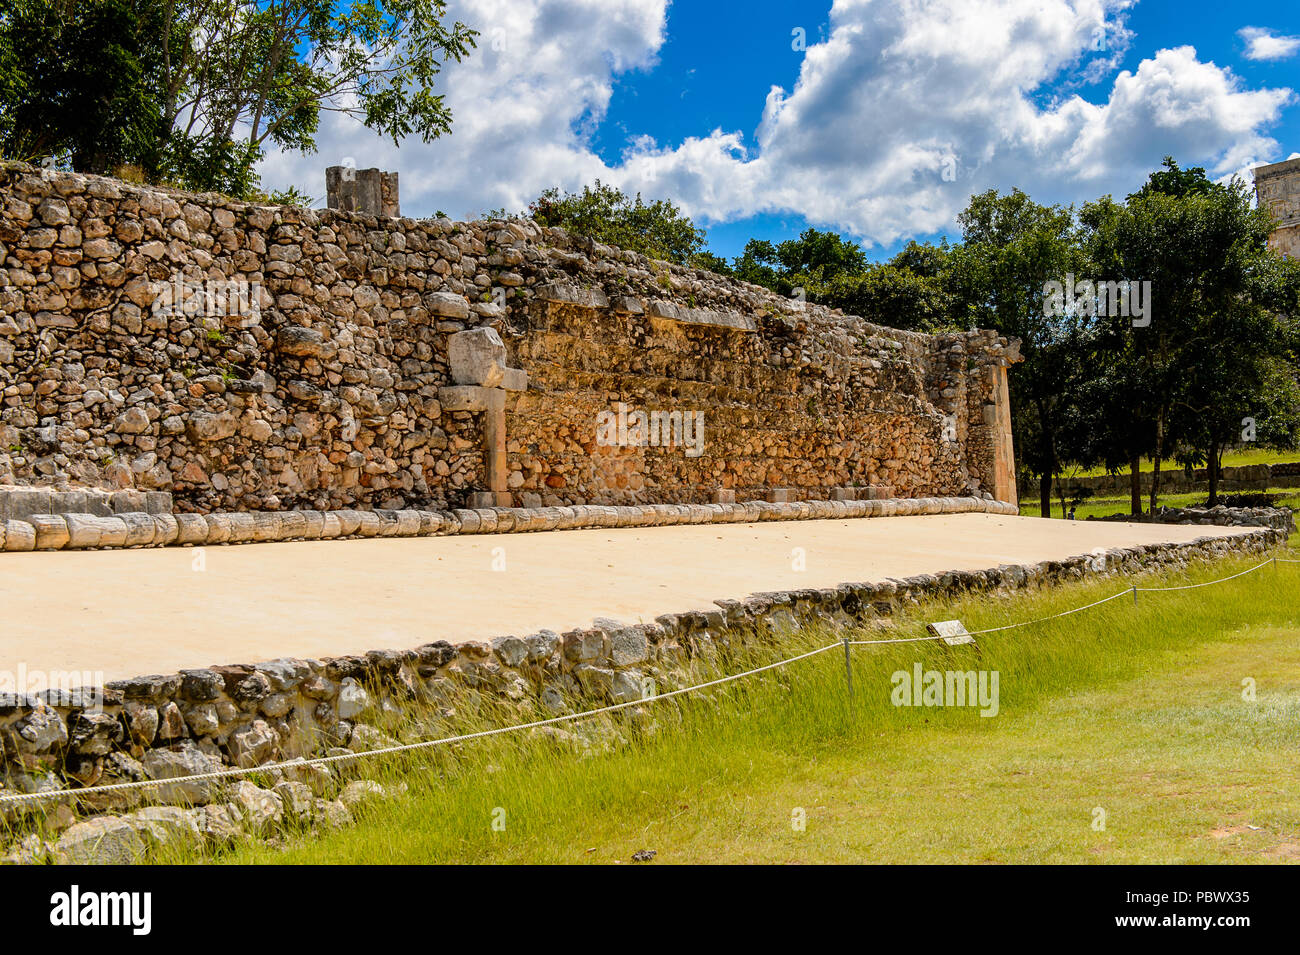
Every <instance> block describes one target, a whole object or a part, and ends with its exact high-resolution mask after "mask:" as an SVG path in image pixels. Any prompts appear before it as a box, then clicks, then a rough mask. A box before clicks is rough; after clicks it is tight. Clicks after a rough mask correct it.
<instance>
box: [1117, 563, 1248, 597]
mask: <svg viewBox="0 0 1300 955" xmlns="http://www.w3.org/2000/svg"><path fill="white" fill-rule="evenodd" d="M1271 563H1273V558H1271V557H1270V558H1269V559H1268V560H1266V561H1264V562H1263V563H1260V564H1256V565H1255V566H1254V567H1251V568H1249V569H1248V570H1243V571H1242V572H1241V573H1239V574H1233V575H1232V576H1231V577H1220V578H1219V579H1218V580H1207V581H1205V582H1204V583H1200V584H1184V585H1183V586H1181V587H1134V588H1133V589H1134V590H1136V591H1138V592H1139V593H1147V594H1156V593H1164V592H1167V591H1170V590H1195V589H1196V588H1198V587H1209V586H1210V585H1212V584H1221V583H1223V582H1224V581H1225V580H1236V579H1237V578H1238V577H1245V576H1246V575H1247V574H1253V573H1254V572H1255V571H1257V570H1259V569H1260V568H1261V567H1267V566H1268V565H1269V564H1271Z"/></svg>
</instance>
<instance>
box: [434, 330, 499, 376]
mask: <svg viewBox="0 0 1300 955" xmlns="http://www.w3.org/2000/svg"><path fill="white" fill-rule="evenodd" d="M447 361H448V363H449V364H450V365H451V379H452V381H454V382H455V383H456V384H458V385H482V386H483V387H485V388H499V387H501V385H502V382H503V381H504V379H505V371H506V346H505V342H503V341H502V340H501V336H500V335H498V334H497V331H496V329H495V328H471V329H469V330H467V331H463V332H456V333H455V334H454V335H452V336H450V337H449V338H448V339H447Z"/></svg>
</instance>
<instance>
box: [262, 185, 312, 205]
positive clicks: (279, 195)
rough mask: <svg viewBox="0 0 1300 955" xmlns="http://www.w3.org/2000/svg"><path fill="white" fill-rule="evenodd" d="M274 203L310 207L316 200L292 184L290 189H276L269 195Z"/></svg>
mask: <svg viewBox="0 0 1300 955" xmlns="http://www.w3.org/2000/svg"><path fill="white" fill-rule="evenodd" d="M268 198H269V199H270V200H271V203H272V204H273V205H277V206H302V207H303V208H305V209H309V208H311V206H312V203H314V202H315V201H316V200H315V199H313V198H312V197H311V196H309V195H307V194H306V193H305V192H302V191H300V190H299V189H298V187H297V186H290V187H289V188H288V189H276V190H274V191H272V193H271V195H270V196H269V197H268Z"/></svg>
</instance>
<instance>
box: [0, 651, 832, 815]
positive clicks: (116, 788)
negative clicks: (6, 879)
mask: <svg viewBox="0 0 1300 955" xmlns="http://www.w3.org/2000/svg"><path fill="white" fill-rule="evenodd" d="M841 645H842V642H841V641H839V640H836V641H835V642H834V643H831V644H828V645H826V646H824V647H818V648H817V649H816V650H809V651H808V652H807V653H801V654H799V655H798V656H793V657H789V658H787V659H784V660H778V661H776V662H775V663H768V664H766V665H764V666H761V667H755V668H754V669H752V670H746V671H744V672H743V673H733V674H731V675H729V676H724V677H719V678H718V679H716V680H709V681H708V682H706V683H697V684H695V685H694V686H687V687H682V688H680V689H677V690H669V691H668V692H667V693H656V694H655V695H654V696H651V697H646V698H645V699H640V700H628V701H626V702H623V703H614V704H611V705H610V706H602V707H600V708H599V709H595V710H583V711H582V712H580V713H565V714H563V715H561V716H552V717H549V718H547V719H544V720H534V721H533V722H531V723H518V724H515V725H513V726H499V727H496V728H494V729H490V730H479V731H478V732H476V733H463V734H461V735H459V736H443V737H439V738H438V739H427V740H421V741H420V742H418V743H403V744H400V745H398V746H385V747H383V748H381V749H371V750H363V751H362V752H359V753H337V754H335V755H333V756H317V757H315V758H313V759H298V760H286V761H284V762H279V763H266V764H264V765H261V766H244V767H235V768H231V769H219V770H213V771H212V772H210V773H192V774H190V775H188V776H171V777H168V778H166V779H138V780H132V781H130V782H125V783H109V784H108V785H106V786H87V787H85V788H83V789H50V790H45V791H42V792H34V793H4V794H0V805H6V804H13V803H26V802H38V801H40V800H43V799H58V798H69V797H72V798H77V797H79V796H85V795H87V794H94V795H98V794H100V793H111V792H123V791H127V790H133V789H152V788H156V787H159V786H178V785H181V784H184V783H196V782H203V781H204V780H209V779H229V778H232V777H236V776H249V775H253V774H256V773H269V772H273V771H275V770H282V769H294V768H301V767H303V766H324V765H328V764H330V763H341V762H350V761H352V760H354V759H362V758H368V757H371V756H386V755H391V754H393V753H409V752H412V751H414V750H419V749H429V748H431V747H434V746H447V745H450V744H451V743H463V742H466V741H467V740H474V739H484V738H486V737H489V736H500V735H502V734H504V733H514V732H517V731H519V730H527V729H537V728H538V727H542V726H553V725H555V724H556V723H565V722H572V721H573V720H578V719H584V718H585V717H588V716H598V715H599V714H601V713H612V712H614V711H616V710H622V709H626V708H627V707H629V706H641V705H644V704H647V703H655V702H657V701H659V700H666V699H669V698H670V697H674V696H681V695H682V694H684V693H693V692H695V691H697V690H704V689H708V688H709V687H711V686H719V685H721V684H723V683H731V682H733V681H735V680H740V679H743V678H744V677H747V676H753V675H754V674H756V673H763V672H764V671H767V670H774V669H776V668H777V667H782V666H787V665H788V664H791V663H796V662H798V661H799V660H806V659H808V658H809V657H814V656H816V655H817V654H819V653H825V652H826V651H827V650H834V649H835V648H837V647H839V646H841Z"/></svg>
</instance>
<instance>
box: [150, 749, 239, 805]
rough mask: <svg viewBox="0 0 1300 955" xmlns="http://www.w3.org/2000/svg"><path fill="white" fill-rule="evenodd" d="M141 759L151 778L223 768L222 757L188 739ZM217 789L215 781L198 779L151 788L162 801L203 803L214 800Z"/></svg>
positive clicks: (167, 777) (189, 803) (201, 772)
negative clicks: (203, 750) (209, 753)
mask: <svg viewBox="0 0 1300 955" xmlns="http://www.w3.org/2000/svg"><path fill="white" fill-rule="evenodd" d="M140 762H141V765H142V766H143V767H144V771H145V774H146V775H147V776H148V777H149V778H150V779H174V778H176V777H178V776H196V775H201V774H203V773H210V772H215V771H217V770H220V769H222V768H223V766H222V762H221V760H220V759H218V758H216V757H215V756H209V755H207V754H206V753H204V752H201V751H200V750H199V748H198V747H197V746H195V745H194V744H193V743H191V742H189V741H185V742H182V743H177V744H175V745H173V746H171V747H168V748H166V749H161V748H160V749H151V750H149V751H148V752H147V753H145V754H144V759H142V760H141V761H140ZM217 790H218V785H217V781H216V780H212V779H198V780H191V781H189V782H180V783H169V784H164V785H160V786H157V787H154V788H153V790H152V791H153V792H154V793H155V794H156V795H157V798H158V799H159V800H161V801H163V802H177V803H182V804H187V805H194V806H201V805H203V804H205V803H208V802H211V801H212V799H213V796H214V795H215V794H216V792H217Z"/></svg>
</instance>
